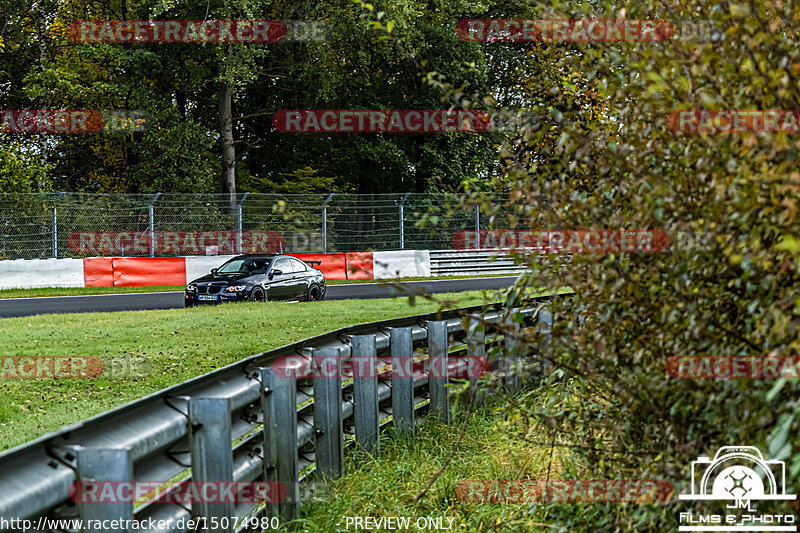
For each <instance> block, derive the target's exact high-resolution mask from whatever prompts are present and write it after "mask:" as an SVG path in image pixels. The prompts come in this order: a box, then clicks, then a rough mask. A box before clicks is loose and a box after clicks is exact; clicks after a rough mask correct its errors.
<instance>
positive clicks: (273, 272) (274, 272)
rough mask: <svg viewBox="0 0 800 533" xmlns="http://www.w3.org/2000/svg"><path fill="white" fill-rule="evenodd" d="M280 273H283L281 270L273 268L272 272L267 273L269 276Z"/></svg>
mask: <svg viewBox="0 0 800 533" xmlns="http://www.w3.org/2000/svg"><path fill="white" fill-rule="evenodd" d="M281 274H283V270H273V271H272V272H270V273H269V277H272V276H280V275H281Z"/></svg>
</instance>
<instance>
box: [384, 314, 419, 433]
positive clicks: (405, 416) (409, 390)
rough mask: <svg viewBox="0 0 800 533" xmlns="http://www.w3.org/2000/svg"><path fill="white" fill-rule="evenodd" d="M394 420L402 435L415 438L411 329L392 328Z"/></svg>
mask: <svg viewBox="0 0 800 533" xmlns="http://www.w3.org/2000/svg"><path fill="white" fill-rule="evenodd" d="M389 337H390V342H391V345H390V350H391V354H392V420H393V421H394V426H395V427H396V428H397V431H398V433H399V434H400V435H410V436H412V437H413V436H414V369H413V363H414V342H413V339H412V337H411V328H408V327H405V328H391V333H390V335H389Z"/></svg>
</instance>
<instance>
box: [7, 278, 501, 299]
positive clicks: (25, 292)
mask: <svg viewBox="0 0 800 533" xmlns="http://www.w3.org/2000/svg"><path fill="white" fill-rule="evenodd" d="M510 275H512V274H484V275H480V276H443V277H438V278H423V277H416V278H397V279H342V280H338V279H334V280H329V281H328V285H347V284H352V283H381V282H384V283H386V282H397V281H433V280H447V279H451V280H452V279H469V278H494V277H502V276H510ZM185 288H186V285H160V286H156V287H42V288H39V289H4V290H0V299H2V298H41V297H46V296H88V295H93V294H128V293H142V292H174V291H183V289H185Z"/></svg>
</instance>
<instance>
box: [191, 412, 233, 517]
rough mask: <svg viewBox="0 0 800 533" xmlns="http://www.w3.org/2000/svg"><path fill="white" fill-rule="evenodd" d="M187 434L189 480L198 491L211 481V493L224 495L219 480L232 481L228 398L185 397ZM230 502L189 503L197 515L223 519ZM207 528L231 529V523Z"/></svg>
mask: <svg viewBox="0 0 800 533" xmlns="http://www.w3.org/2000/svg"><path fill="white" fill-rule="evenodd" d="M189 428H190V431H189V437H190V441H189V442H190V443H191V454H192V482H193V483H198V485H199V486H198V489H200V490H199V492H200V494H204V493H205V491H204V490H203V489H202V487H203V484H205V483H211V484H217V485H219V486H217V487H214V493H215V494H224V491H223V490H222V486H221V485H222V484H223V483H226V484H227V483H233V451H232V449H231V405H230V399H228V398H197V397H192V398H190V399H189ZM233 510H234V502H232V501H216V502H209V501H201V502H195V503H193V504H192V511H193V513H192V514H194V515H195V516H197V517H204V518H206V519H208V520H209V522H210V521H211V520H210V519H212V518H219V519H223V518H225V517H231V516H233V515H234V511H233ZM220 522H221V523H220V524H218V527H217V528H213V529H211V528H209V530H210V531H219V532H223V531H226V532H227V531H233V524H231V523H229V524H228V527H222V525H223V524H224V523H225V522H222V521H220Z"/></svg>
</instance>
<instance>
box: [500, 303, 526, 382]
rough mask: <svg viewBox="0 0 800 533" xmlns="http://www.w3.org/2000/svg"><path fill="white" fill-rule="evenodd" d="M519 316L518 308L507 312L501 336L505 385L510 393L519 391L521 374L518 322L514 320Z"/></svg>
mask: <svg viewBox="0 0 800 533" xmlns="http://www.w3.org/2000/svg"><path fill="white" fill-rule="evenodd" d="M517 314H519V308H516V307H515V308H513V309H509V310H508V315H506V318H505V321H504V325H505V326H506V329H505V334H504V335H503V337H504V340H505V345H506V353H505V357H504V359H505V361H504V362H505V365H504V367H505V377H504V381H505V385H506V388H507V389H508V390H509V392H511V393H516V392H518V391H519V382H520V374H521V373H522V368H521V366H522V365H521V364H520V363H521V361H522V360H521V359H520V358H519V344H520V343H519V330H520V325H519V322H517V321H515V320H514V317H515V316H516V315H517Z"/></svg>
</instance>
